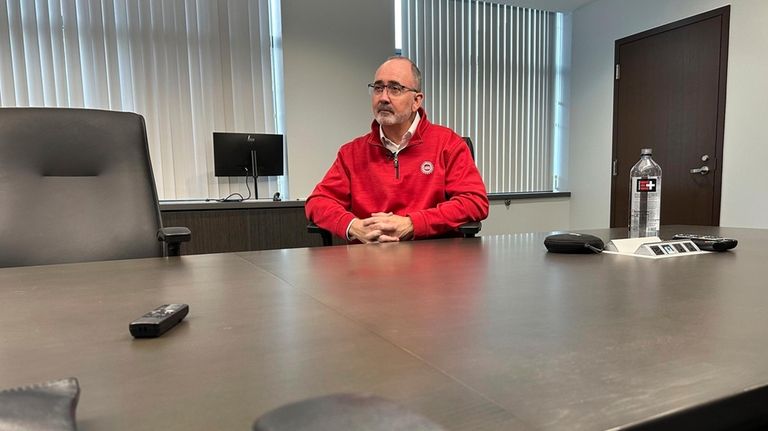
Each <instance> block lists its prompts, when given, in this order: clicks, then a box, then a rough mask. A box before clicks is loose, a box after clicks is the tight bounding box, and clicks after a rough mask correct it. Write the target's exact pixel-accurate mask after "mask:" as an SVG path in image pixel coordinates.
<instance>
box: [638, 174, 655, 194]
mask: <svg viewBox="0 0 768 431" xmlns="http://www.w3.org/2000/svg"><path fill="white" fill-rule="evenodd" d="M657 179H658V178H657V177H648V178H637V183H636V185H635V191H636V192H655V191H656V190H658V188H657V187H656V180H657Z"/></svg>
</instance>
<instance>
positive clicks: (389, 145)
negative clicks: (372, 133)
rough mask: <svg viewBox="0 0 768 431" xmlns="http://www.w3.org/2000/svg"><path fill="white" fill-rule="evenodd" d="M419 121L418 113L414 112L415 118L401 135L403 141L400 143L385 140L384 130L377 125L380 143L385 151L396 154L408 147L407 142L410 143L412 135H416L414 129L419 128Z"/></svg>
mask: <svg viewBox="0 0 768 431" xmlns="http://www.w3.org/2000/svg"><path fill="white" fill-rule="evenodd" d="M419 120H421V115H419V112H418V111H416V117H414V118H413V122H412V123H411V127H409V128H408V131H407V132H405V135H403V139H402V140H401V141H400V142H395V141H393V140H391V139H389V138H387V137H386V136H385V135H384V128H383V127H381V125H379V139H381V143H382V144H384V147H385V148H386V149H388V150H389V151H392V152H393V153H397V152H398V151H400V150H402V149H403V148H405V147H406V146H407V145H408V142H410V141H411V138H412V137H413V134H414V133H416V128H417V127H419Z"/></svg>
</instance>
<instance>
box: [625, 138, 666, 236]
mask: <svg viewBox="0 0 768 431" xmlns="http://www.w3.org/2000/svg"><path fill="white" fill-rule="evenodd" d="M652 154H653V150H651V149H650V148H643V149H642V150H641V151H640V161H638V162H637V163H635V166H632V170H630V171H629V176H630V182H629V196H630V202H629V204H630V205H629V237H630V238H639V237H645V236H658V234H659V224H660V220H661V166H659V165H658V163H656V162H654V161H653V159H652V158H651V155H652Z"/></svg>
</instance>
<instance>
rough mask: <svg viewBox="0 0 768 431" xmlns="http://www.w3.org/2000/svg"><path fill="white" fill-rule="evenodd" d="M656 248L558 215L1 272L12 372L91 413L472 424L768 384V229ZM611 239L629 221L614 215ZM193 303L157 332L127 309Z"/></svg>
mask: <svg viewBox="0 0 768 431" xmlns="http://www.w3.org/2000/svg"><path fill="white" fill-rule="evenodd" d="M683 231H685V232H701V233H703V232H708V233H715V234H720V235H722V236H730V237H734V238H736V239H738V240H739V246H738V247H737V248H736V249H734V250H732V251H730V252H726V253H718V254H707V255H695V256H685V257H679V258H669V259H661V260H650V259H641V258H633V257H627V256H616V255H607V254H602V255H553V254H548V253H547V252H546V250H545V249H544V247H543V245H542V242H543V239H544V237H545V236H546V234H545V233H538V234H518V235H504V236H493V237H482V238H478V239H467V240H463V239H455V240H454V239H451V240H435V241H423V242H414V243H403V244H383V245H367V246H366V245H353V246H338V247H327V248H309V249H291V250H271V251H260V252H248V253H238V254H218V255H198V256H184V257H181V258H172V259H138V260H131V261H114V262H97V263H86V264H71V265H51V266H44V267H24V268H7V269H1V270H0V304H1V306H0V307H2V311H3V312H2V314H1V315H0V328H2V329H0V387H11V386H17V385H22V384H29V383H34V382H40V381H45V380H50V379H56V378H61V377H68V376H75V377H77V378H78V379H79V380H80V383H81V387H82V395H81V399H80V405H79V407H78V423H79V426H80V429H81V430H107V429H109V430H121V429H125V430H145V429H146V430H149V429H152V430H156V429H168V430H181V429H222V430H247V429H249V427H250V425H251V424H252V422H253V421H254V419H255V418H256V417H257V416H259V415H260V414H262V413H264V412H265V411H267V410H269V409H271V408H274V407H277V406H279V405H281V404H284V403H287V402H290V401H295V400H298V399H302V398H306V397H310V396H315V395H322V394H327V393H333V392H370V393H375V394H377V395H380V396H383V397H387V398H390V399H393V400H395V401H397V402H400V403H401V404H403V405H405V406H408V407H410V408H412V409H414V410H416V411H418V412H420V413H422V414H424V415H426V416H428V417H430V418H432V419H433V420H435V421H437V422H439V423H441V424H443V425H444V426H446V427H447V428H448V429H455V430H507V429H508V430H582V429H583V430H602V429H611V428H617V427H626V426H629V425H631V424H634V423H638V422H640V423H642V422H643V421H647V420H648V419H650V418H653V417H657V416H659V415H665V414H669V413H670V412H674V411H679V410H683V411H684V410H685V409H688V408H691V407H693V406H697V405H702V404H705V403H708V402H712V401H715V400H720V399H723V398H726V397H729V396H733V395H736V394H740V393H743V392H744V391H747V393H749V391H754V390H755V389H759V388H760V387H762V386H764V385H766V384H768V360H766V358H768V343H766V342H765V336H764V334H765V332H766V330H765V328H766V327H767V326H768V313H767V312H766V310H768V287H767V283H766V282H765V279H766V275H768V263H767V262H768V259H767V257H768V253H766V252H765V251H764V245H763V244H764V243H765V241H766V240H768V231H763V230H751V229H727V228H692V227H688V228H684V227H670V228H665V230H664V231H663V236H671V234H673V233H676V232H683ZM592 233H595V234H598V236H601V237H602V238H603V239H605V240H607V239H609V238H610V237H611V236H613V237H622V236H624V234H625V231H624V230H623V229H622V230H613V231H610V230H602V231H594V232H592ZM172 302H185V303H188V304H189V305H190V314H189V316H188V317H187V319H186V320H185V321H184V322H183V323H182V324H181V325H180V326H179V327H177V328H176V329H174V330H172V331H171V332H169V333H168V334H166V335H165V336H163V337H161V338H158V339H148V340H134V339H132V338H131V336H130V335H129V333H128V323H129V322H130V321H131V320H133V319H135V318H136V317H139V315H141V314H143V313H144V312H145V311H148V310H150V309H152V308H154V307H155V306H157V305H160V304H163V303H172Z"/></svg>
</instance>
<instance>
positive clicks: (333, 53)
mask: <svg viewBox="0 0 768 431" xmlns="http://www.w3.org/2000/svg"><path fill="white" fill-rule="evenodd" d="M282 18H283V23H282V25H283V65H284V69H283V70H284V78H285V111H286V118H285V119H286V143H287V146H288V181H289V183H288V192H289V198H290V199H304V198H306V197H307V196H309V194H310V193H311V192H312V189H313V188H314V187H315V184H317V182H318V181H320V179H321V178H322V177H323V175H324V174H325V172H326V171H327V170H328V168H329V167H330V166H331V163H332V162H333V160H334V158H335V157H336V152H337V150H338V148H339V147H340V146H341V145H342V144H345V143H346V142H349V141H350V140H351V139H352V138H354V137H357V136H360V135H362V134H364V133H366V132H367V131H368V130H370V129H369V127H370V124H371V120H372V119H373V114H372V112H371V105H370V96H369V95H368V89H367V88H366V85H367V84H368V83H369V82H371V81H372V80H373V75H374V73H375V72H376V68H377V67H379V65H380V64H381V63H383V62H384V60H386V59H387V58H388V57H389V56H391V55H393V54H394V49H395V48H394V47H395V21H394V3H393V2H392V1H391V0H354V1H350V0H322V1H318V0H284V1H283V2H282Z"/></svg>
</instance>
